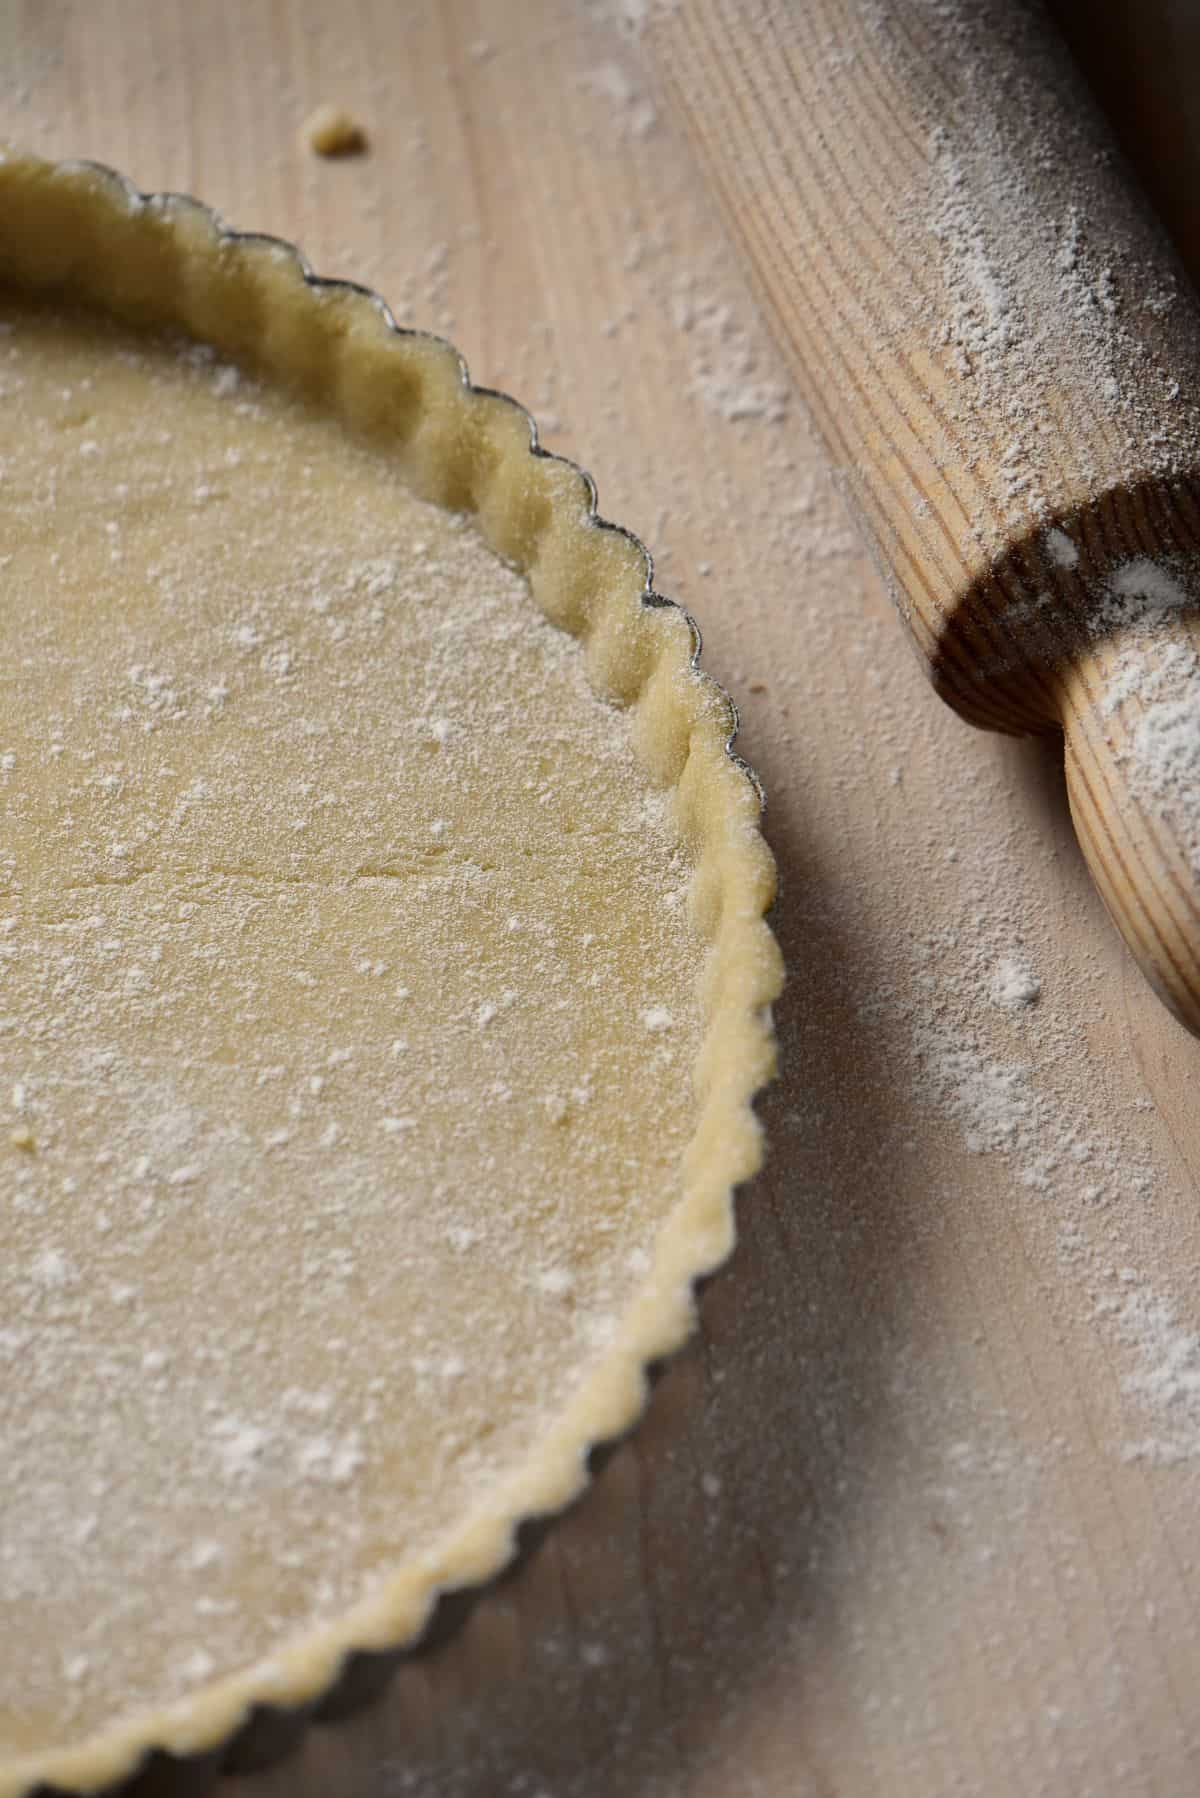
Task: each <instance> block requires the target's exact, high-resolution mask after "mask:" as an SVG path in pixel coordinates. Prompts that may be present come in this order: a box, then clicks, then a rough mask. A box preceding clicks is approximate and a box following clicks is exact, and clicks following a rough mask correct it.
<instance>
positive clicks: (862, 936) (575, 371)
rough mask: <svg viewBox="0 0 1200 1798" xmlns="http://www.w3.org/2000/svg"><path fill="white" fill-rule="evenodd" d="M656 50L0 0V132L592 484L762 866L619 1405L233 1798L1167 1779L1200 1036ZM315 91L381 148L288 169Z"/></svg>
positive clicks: (1191, 1703) (548, 27)
mask: <svg viewBox="0 0 1200 1798" xmlns="http://www.w3.org/2000/svg"><path fill="white" fill-rule="evenodd" d="M677 28H678V19H677V17H675V16H674V8H673V6H672V5H670V4H667V3H666V0H421V3H417V0H410V3H408V4H404V5H401V4H395V3H394V0H341V3H340V4H338V5H337V6H326V5H322V4H319V3H318V0H297V3H295V4H286V3H285V0H157V4H155V5H154V6H148V5H145V4H143V3H142V0H0V135H7V136H10V137H13V138H15V139H18V140H19V141H22V142H24V143H26V144H28V145H29V146H30V147H32V148H34V149H36V150H38V151H41V152H43V153H46V154H50V155H79V156H87V157H93V158H97V159H99V160H102V161H104V162H109V163H112V164H114V165H115V166H117V167H119V168H121V169H123V170H124V171H126V172H127V173H128V174H130V175H131V176H132V177H133V178H134V179H135V180H136V181H137V182H138V183H139V184H140V185H141V186H143V187H148V188H163V187H168V188H183V189H187V190H190V191H193V192H195V193H197V194H199V195H200V196H202V197H203V198H204V199H206V200H208V201H209V202H210V203H212V204H214V205H215V206H216V207H217V208H218V209H219V210H220V211H222V212H223V213H224V214H225V216H226V217H227V218H228V219H229V220H230V221H231V222H233V223H236V224H238V225H241V226H244V227H247V228H252V227H253V228H261V229H264V230H267V231H272V232H277V233H279V234H281V235H283V236H286V237H288V238H292V239H294V240H297V241H298V242H300V243H301V244H302V245H303V247H304V248H305V249H306V250H307V252H308V254H309V256H310V259H311V260H312V261H313V263H314V264H315V265H316V267H317V268H318V269H320V270H321V271H322V272H324V273H329V274H343V275H349V276H355V277H357V278H359V279H362V280H365V281H367V282H368V283H370V284H372V285H374V286H376V287H378V288H379V289H381V290H382V291H383V292H384V293H385V294H386V295H387V296H388V298H389V299H390V300H391V301H392V302H393V303H394V305H395V307H396V309H397V311H398V312H399V313H400V314H401V316H403V317H405V318H408V319H411V320H412V321H413V322H419V323H421V324H425V325H429V326H432V327H434V328H435V329H437V330H440V331H443V332H444V333H446V334H448V335H451V336H452V337H453V338H454V340H455V341H456V342H457V343H458V345H459V346H460V347H461V348H462V350H463V351H464V352H465V354H466V356H467V358H468V360H469V362H470V365H471V368H472V370H473V372H474V374H475V376H476V378H477V379H478V380H480V381H483V382H485V383H487V384H489V385H496V386H502V387H505V388H507V389H509V390H510V391H512V392H514V393H516V394H517V395H518V396H519V397H521V398H522V399H524V400H525V401H526V402H527V403H528V404H529V405H530V406H531V407H532V408H533V409H534V410H535V412H537V414H538V415H539V417H540V419H541V421H542V424H543V427H544V433H545V438H546V441H547V442H548V443H549V444H550V446H551V447H553V448H556V449H561V450H563V451H565V452H567V453H569V454H570V455H572V456H575V457H577V458H579V459H581V460H582V461H583V462H584V463H585V464H586V465H587V466H588V467H589V468H590V469H591V470H592V471H593V473H594V474H595V476H596V478H597V481H598V484H599V488H600V494H601V501H602V504H603V507H604V510H605V511H606V512H607V514H608V515H609V516H611V517H613V518H616V519H619V520H620V521H621V522H623V523H626V524H628V525H630V526H631V527H632V528H634V529H635V530H637V531H638V532H639V533H640V534H641V535H642V536H643V537H644V538H645V539H646V541H647V542H648V543H649V545H650V546H651V548H652V549H653V550H654V552H655V554H656V557H657V560H658V565H659V585H660V586H661V588H662V589H663V590H664V591H665V592H668V593H670V594H671V595H672V596H673V597H675V598H678V599H679V600H681V601H683V602H684V603H685V604H687V605H688V606H689V607H690V608H691V609H692V610H693V611H694V612H695V613H696V614H697V616H698V617H699V619H700V621H701V623H702V625H703V626H704V629H705V634H706V644H707V654H706V660H707V663H708V665H709V667H710V668H711V669H712V670H713V672H714V673H716V674H717V675H718V677H719V678H721V679H722V680H723V681H724V682H725V683H726V684H727V685H728V686H729V687H730V688H731V690H732V691H733V692H734V694H735V696H736V697H737V698H738V699H739V701H740V702H741V705H742V711H743V721H744V730H743V739H742V744H743V748H744V750H745V752H746V753H747V755H748V756H749V757H750V759H751V760H752V761H753V762H754V764H755V766H756V767H757V768H758V770H759V771H760V773H761V775H762V777H763V779H764V782H765V784H766V787H767V789H768V793H769V797H770V805H769V811H768V828H769V834H770V838H771V841H772V843H773V845H774V848H775V852H776V854H777V856H778V858H779V863H780V868H781V874H782V894H781V898H780V901H779V905H778V910H777V923H778V929H779V932H780V935H781V937H782V940H783V942H784V946H785V949H786V953H787V957H788V962H789V968H790V986H789V988H788V992H787V996H786V998H785V1000H784V1002H783V1004H782V1005H781V1007H780V1011H779V1025H780V1031H781V1038H782V1048H783V1056H784V1069H785V1071H784V1075H783V1078H782V1079H781V1081H780V1082H779V1083H778V1085H777V1086H776V1087H775V1089H774V1090H773V1092H772V1093H771V1095H770V1097H769V1099H768V1100H767V1102H766V1103H765V1105H764V1107H763V1115H764V1119H765V1122H766V1126H767V1129H768V1131H769V1133H770V1139H771V1145H772V1158H771V1163H770V1167H769V1170H768V1172H767V1174H766V1175H765V1177H764V1178H762V1179H761V1180H760V1181H759V1182H758V1183H757V1184H756V1185H755V1186H754V1187H753V1188H752V1190H751V1191H749V1192H748V1193H747V1194H746V1195H745V1196H744V1198H743V1200H742V1204H741V1227H742V1240H741V1246H740V1248H739V1250H738V1254H737V1257H736V1260H735V1263H734V1264H733V1266H732V1268H731V1269H730V1270H729V1271H728V1272H727V1273H726V1274H725V1275H723V1276H722V1278H721V1279H719V1280H718V1281H716V1282H715V1283H714V1284H713V1285H712V1286H711V1287H710V1289H709V1290H708V1292H707V1294H706V1295H705V1299H704V1304H703V1318H702V1326H703V1327H702V1331H701V1334H700V1336H699V1337H698V1339H697V1340H696V1341H695V1343H694V1344H693V1346H692V1347H691V1349H690V1350H689V1351H688V1352H687V1353H685V1354H684V1356H683V1357H682V1358H681V1359H680V1360H679V1361H678V1363H677V1364H676V1365H675V1366H674V1367H673V1369H672V1371H671V1372H670V1374H669V1375H668V1377H667V1378H666V1379H665V1380H664V1381H663V1382H662V1384H661V1386H660V1387H659V1390H658V1392H657V1395H656V1397H655V1400H654V1403H653V1407H652V1410H651V1414H650V1417H649V1419H648V1421H647V1423H646V1425H645V1427H644V1428H643V1429H642V1430H641V1432H640V1433H639V1434H638V1435H637V1437H636V1438H635V1439H634V1440H633V1441H632V1442H631V1443H630V1444H629V1445H627V1446H626V1447H625V1448H623V1449H622V1450H621V1451H620V1452H619V1453H618V1454H617V1455H616V1457H615V1458H614V1459H613V1461H612V1462H611V1463H610V1464H609V1466H608V1468H607V1470H606V1472H605V1473H604V1475H603V1476H602V1477H601V1478H600V1480H599V1481H598V1482H597V1484H596V1485H595V1487H594V1488H593V1489H592V1491H591V1492H590V1494H589V1495H588V1497H587V1498H586V1500H585V1501H584V1502H583V1503H582V1504H581V1505H580V1507H579V1508H578V1510H577V1511H576V1512H575V1513H574V1514H573V1515H572V1516H571V1517H570V1518H569V1519H568V1520H567V1521H566V1522H565V1523H564V1524H563V1525H562V1526H561V1527H560V1528H559V1529H558V1530H557V1531H556V1532H555V1533H553V1534H552V1536H551V1537H550V1539H549V1541H548V1542H547V1544H546V1547H545V1548H544V1550H543V1551H542V1553H541V1555H540V1556H539V1557H538V1558H537V1559H536V1560H535V1561H534V1562H533V1563H532V1564H531V1565H530V1566H529V1567H528V1568H527V1569H526V1570H525V1572H524V1573H523V1574H522V1575H521V1577H520V1578H519V1579H517V1580H516V1581H514V1582H512V1583H510V1584H509V1585H508V1586H507V1587H506V1588H505V1589H504V1590H503V1591H502V1592H501V1593H499V1594H498V1595H496V1596H494V1597H493V1598H492V1599H490V1600H489V1601H488V1602H486V1603H485V1604H484V1605H482V1606H481V1608H480V1609H479V1610H478V1611H477V1612H476V1614H475V1616H474V1618H473V1619H472V1621H471V1623H470V1624H469V1625H468V1627H467V1629H466V1630H465V1632H464V1633H463V1634H462V1635H461V1636H460V1637H459V1638H458V1639H456V1640H455V1641H454V1642H453V1643H452V1644H451V1645H450V1646H449V1647H448V1648H447V1649H446V1650H445V1651H443V1652H442V1653H441V1655H440V1656H439V1657H438V1658H437V1659H435V1660H431V1661H428V1662H426V1663H423V1664H417V1665H414V1666H412V1667H411V1668H408V1669H406V1670H405V1671H404V1672H403V1673H402V1674H401V1676H400V1677H399V1678H398V1680H397V1681H396V1684H395V1686H394V1688H393V1689H392V1691H391V1694H390V1696H389V1697H388V1699H387V1700H386V1701H385V1702H384V1703H383V1704H381V1705H380V1706H378V1707H377V1708H376V1709H375V1710H373V1711H371V1712H370V1713H368V1714H366V1715H364V1716H363V1717H361V1718H359V1719H357V1720H355V1721H354V1722H352V1723H350V1724H346V1725H341V1726H338V1727H336V1728H322V1729H318V1730H316V1731H314V1732H313V1733H312V1734H311V1735H310V1737H309V1740H308V1744H307V1747H306V1748H305V1750H304V1752H303V1754H302V1755H301V1757H300V1758H299V1759H296V1760H293V1761H292V1762H290V1763H288V1764H287V1765H286V1766H284V1767H281V1768H279V1769H277V1770H275V1771H274V1772H272V1773H269V1774H266V1775H260V1776H256V1777H249V1776H246V1777H242V1778H238V1779H230V1780H228V1781H226V1783H225V1784H224V1785H223V1786H222V1788H221V1798H283V1795H284V1794H288V1798H305V1795H316V1794H321V1795H322V1798H400V1795H401V1794H404V1795H405V1798H501V1795H507V1794H513V1795H520V1798H613V1795H617V1794H619V1795H620V1798H626V1795H629V1798H801V1795H804V1794H813V1795H814V1798H815V1795H817V1794H820V1795H832V1794H837V1795H838V1798H866V1795H867V1794H873V1793H880V1794H886V1795H887V1798H906V1795H908V1794H912V1795H913V1798H917V1795H918V1794H919V1795H920V1798H929V1795H931V1794H940V1793H951V1792H953V1793H956V1794H958V1793H962V1794H968V1793H981V1794H1008V1793H1014V1792H1020V1793H1022V1794H1034V1793H1041V1792H1045V1793H1052V1794H1064V1793H1065V1794H1085V1793H1086V1794H1105V1795H1107V1794H1113V1795H1114V1798H1115V1795H1116V1794H1120V1795H1121V1798H1132V1795H1133V1794H1151V1793H1153V1794H1163V1795H1165V1798H1181V1795H1184V1794H1188V1793H1192V1792H1195V1791H1197V1790H1200V1703H1198V1693H1200V1559H1198V1557H1200V1533H1198V1529H1197V1520H1198V1519H1200V1502H1198V1500H1200V1283H1198V1279H1197V1273H1198V1269H1200V1216H1198V1213H1197V1205H1196V1196H1197V1174H1198V1173H1200V1105H1197V1102H1196V1098H1197V1091H1198V1090H1200V1088H1198V1079H1200V1044H1198V1043H1195V1042H1193V1041H1191V1040H1190V1039H1189V1038H1187V1037H1186V1036H1185V1035H1184V1034H1183V1032H1182V1031H1181V1030H1180V1029H1179V1027H1178V1026H1176V1025H1175V1024H1174V1023H1173V1022H1172V1021H1171V1019H1170V1018H1169V1017H1168V1016H1167V1015H1166V1013H1165V1012H1164V1011H1163V1010H1162V1009H1161V1007H1160V1006H1159V1005H1158V1004H1157V1002H1156V1001H1155V1000H1154V999H1153V998H1152V997H1151V995H1150V994H1149V992H1148V991H1146V990H1145V988H1144V987H1143V985H1142V983H1141V981H1140V978H1139V977H1138V976H1137V974H1136V973H1135V971H1134V970H1133V969H1132V967H1131V966H1130V965H1129V964H1128V963H1127V961H1126V959H1125V957H1124V953H1123V951H1122V950H1121V948H1120V946H1119V944H1118V942H1117V940H1116V938H1115V936H1114V934H1113V932H1112V931H1111V929H1110V928H1109V926H1108V924H1107V922H1106V920H1105V918H1104V916H1103V913H1102V910H1101V907H1100V904H1099V902H1098V900H1097V898H1096V897H1095V894H1094V893H1093V891H1092V889H1091V887H1090V886H1089V883H1088V880H1087V877H1086V874H1085V872H1084V870H1083V868H1082V865H1081V863H1080V860H1079V857H1078V853H1077V851H1076V849H1075V847H1074V841H1073V837H1072V835H1071V831H1070V826H1069V821H1068V819H1067V817H1066V811H1065V801H1064V798H1063V790H1062V781H1061V774H1060V771H1059V766H1058V760H1059V757H1058V751H1057V750H1056V749H1055V747H1054V746H1053V745H1046V744H1040V743H1027V742H1024V743H1023V742H1014V741H1008V740H1003V739H999V738H992V737H987V736H983V735H977V734H974V733H972V732H971V731H969V730H968V729H967V728H966V727H965V726H964V725H962V724H960V723H959V722H957V721H956V719H955V718H954V717H953V716H951V714H950V713H949V712H948V711H947V710H946V709H945V708H944V707H942V706H940V705H939V704H938V702H937V701H936V700H935V699H934V698H933V696H932V695H931V693H930V692H929V690H928V689H927V688H926V686H925V685H924V682H923V679H922V676H921V675H920V673H919V671H918V669H917V667H916V664H915V661H914V660H913V658H912V657H911V655H910V652H909V651H908V649H907V647H906V645H905V642H904V639H903V637H902V635H901V632H900V630H899V628H898V626H897V624H896V621H895V619H894V618H893V616H892V614H891V612H890V609H889V604H888V602H887V601H886V600H885V598H884V595H883V592H882V589H881V586H880V584H879V581H878V579H877V578H876V576H875V574H874V572H873V571H872V569H871V567H870V566H869V565H868V564H867V563H866V561H865V560H864V558H863V556H862V554H861V552H860V550H859V548H858V545H857V543H856V541H855V539H854V537H853V534H852V532H851V530H850V527H849V525H848V523H847V521H846V518H845V516H844V514H843V511H842V509H841V502H840V500H839V498H838V494H837V491H836V487H835V483H834V480H833V478H832V476H831V473H830V471H829V469H828V468H827V466H826V465H825V463H824V461H823V459H822V456H821V454H820V452H819V451H818V449H817V447H816V446H815V443H814V440H813V438H812V436H811V434H810V431H809V429H808V426H807V424H806V421H805V419H804V417H803V416H801V415H800V413H799V410H798V407H797V404H796V402H795V399H794V396H793V394H792V391H791V389H790V387H789V381H788V375H787V371H786V368H785V365H784V362H783V360H782V359H781V358H780V356H779V355H778V354H777V352H776V351H775V349H774V348H773V346H772V344H771V342H770V340H769V338H768V337H767V335H766V333H765V331H764V328H763V326H762V324H761V323H760V321H759V319H758V317H757V315H756V312H755V308H754V302H753V298H752V296H751V293H750V290H749V288H748V286H747V283H746V279H745V276H744V273H743V271H742V270H741V268H740V267H739V263H738V260H737V257H736V255H735V254H734V252H733V251H732V250H731V248H730V247H729V246H728V244H727V242H726V240H725V239H724V237H723V235H722V232H721V228H720V225H719V223H718V220H717V217H716V214H715V212H714V210H713V208H712V206H711V204H710V201H709V199H708V197H707V195H706V191H705V187H704V183H703V181H702V179H701V176H700V174H699V172H698V169H697V167H696V164H695V162H694V160H693V157H692V153H691V151H690V150H689V147H688V143H687V141H686V140H685V138H684V137H683V135H682V134H681V133H680V132H679V130H678V129H677V127H676V126H675V125H674V124H673V122H672V115H670V114H669V112H668V109H667V107H666V105H665V103H664V98H663V93H662V92H661V91H660V88H659V86H658V84H657V80H656V74H655V71H656V70H661V67H662V59H663V58H664V57H670V55H671V34H672V32H673V31H674V30H676V29H677ZM326 100H333V101H337V102H340V103H342V104H344V105H345V106H347V107H348V108H350V109H351V110H352V111H353V112H354V113H355V114H356V116H358V117H359V118H360V119H361V121H362V122H363V124H364V125H365V126H366V128H367V130H368V132H369V134H370V141H371V149H370V153H369V155H368V156H366V157H364V158H362V159H359V160H352V161H346V162H341V163H334V162H323V161H320V160H318V159H317V158H316V157H314V156H313V155H312V154H311V153H309V152H307V151H306V150H305V149H304V148H303V147H301V145H300V143H299V140H298V129H299V127H300V125H301V123H302V121H303V120H304V119H305V117H306V115H307V114H308V113H309V112H310V110H311V109H312V108H313V107H314V106H315V105H317V104H318V103H319V102H322V101H326ZM730 153H731V154H733V153H734V151H733V148H732V146H731V151H730ZM1022 982H1024V984H1025V986H1026V988H1027V989H1028V988H1030V987H1031V986H1032V985H1033V984H1038V983H1040V997H1039V998H1038V999H1037V1002H1036V1003H1034V1004H1032V1005H1028V1006H1016V1007H1014V1006H1011V1005H1009V1004H1006V1003H1004V1000H1005V998H1006V997H1009V996H1011V995H1012V993H1013V991H1014V989H1015V987H1018V986H1020V985H1021V984H1022Z"/></svg>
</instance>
